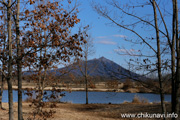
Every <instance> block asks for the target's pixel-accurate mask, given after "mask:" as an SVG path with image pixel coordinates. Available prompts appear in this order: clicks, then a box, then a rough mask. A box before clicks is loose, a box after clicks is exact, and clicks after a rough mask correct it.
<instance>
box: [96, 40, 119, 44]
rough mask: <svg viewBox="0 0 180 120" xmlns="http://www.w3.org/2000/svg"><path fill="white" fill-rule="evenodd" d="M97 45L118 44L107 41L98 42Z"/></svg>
mask: <svg viewBox="0 0 180 120" xmlns="http://www.w3.org/2000/svg"><path fill="white" fill-rule="evenodd" d="M97 43H100V44H105V45H116V44H117V43H116V42H113V41H107V40H102V41H98V42H97Z"/></svg>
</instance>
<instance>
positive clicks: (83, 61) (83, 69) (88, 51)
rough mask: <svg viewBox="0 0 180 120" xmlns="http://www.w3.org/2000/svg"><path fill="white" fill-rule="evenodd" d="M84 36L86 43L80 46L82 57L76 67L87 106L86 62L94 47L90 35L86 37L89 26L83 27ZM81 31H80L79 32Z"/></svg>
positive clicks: (87, 78) (87, 74)
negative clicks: (77, 67)
mask: <svg viewBox="0 0 180 120" xmlns="http://www.w3.org/2000/svg"><path fill="white" fill-rule="evenodd" d="M84 29H85V30H84V32H83V33H84V34H83V35H84V36H85V39H86V41H87V42H86V43H85V44H84V45H83V46H82V49H83V50H82V55H83V58H80V59H78V66H79V69H80V71H81V73H82V75H83V77H84V80H85V90H86V104H88V103H89V102H88V85H89V83H88V81H89V74H90V72H91V71H90V70H88V64H87V61H88V57H89V56H91V55H92V54H94V52H95V51H94V46H93V39H92V37H91V36H90V35H88V33H87V32H88V29H89V25H88V26H86V27H84ZM79 31H81V30H79ZM95 67H96V65H94V68H95ZM88 71H89V72H88Z"/></svg>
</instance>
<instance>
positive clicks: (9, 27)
mask: <svg viewBox="0 0 180 120" xmlns="http://www.w3.org/2000/svg"><path fill="white" fill-rule="evenodd" d="M10 7H11V0H8V6H7V23H8V24H7V29H8V50H9V51H8V57H9V59H8V76H7V83H8V98H9V120H13V119H14V116H13V91H12V39H11V37H12V35H11V8H10Z"/></svg>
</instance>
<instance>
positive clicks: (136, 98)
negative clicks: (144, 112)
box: [132, 95, 149, 103]
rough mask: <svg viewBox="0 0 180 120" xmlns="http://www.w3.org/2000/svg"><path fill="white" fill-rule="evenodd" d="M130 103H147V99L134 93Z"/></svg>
mask: <svg viewBox="0 0 180 120" xmlns="http://www.w3.org/2000/svg"><path fill="white" fill-rule="evenodd" d="M132 103H149V101H148V99H146V98H143V97H140V96H138V95H135V96H134V98H133V100H132Z"/></svg>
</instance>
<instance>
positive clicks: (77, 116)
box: [0, 102, 170, 120]
mask: <svg viewBox="0 0 180 120" xmlns="http://www.w3.org/2000/svg"><path fill="white" fill-rule="evenodd" d="M29 105H30V103H28V102H23V116H24V120H44V119H43V118H42V117H38V116H37V115H34V114H33V111H34V109H33V107H30V106H29ZM3 107H4V108H5V109H6V110H0V120H8V103H3ZM14 108H15V110H14V115H15V120H17V103H14ZM43 109H44V110H46V111H49V110H50V109H51V110H52V111H56V112H55V113H54V114H53V116H52V117H50V118H47V120H139V119H135V118H131V119H128V118H126V119H124V118H122V117H121V114H122V113H135V114H137V113H146V112H147V113H149V114H153V113H161V106H160V104H159V103H154V104H149V103H146V104H145V103H140V104H132V103H123V104H89V105H84V104H71V103H58V104H57V106H56V107H55V108H50V107H49V105H48V103H47V106H46V107H45V108H43ZM167 110H168V112H169V113H170V104H167ZM141 120H146V119H145V118H143V119H141ZM150 120H153V119H150Z"/></svg>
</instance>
